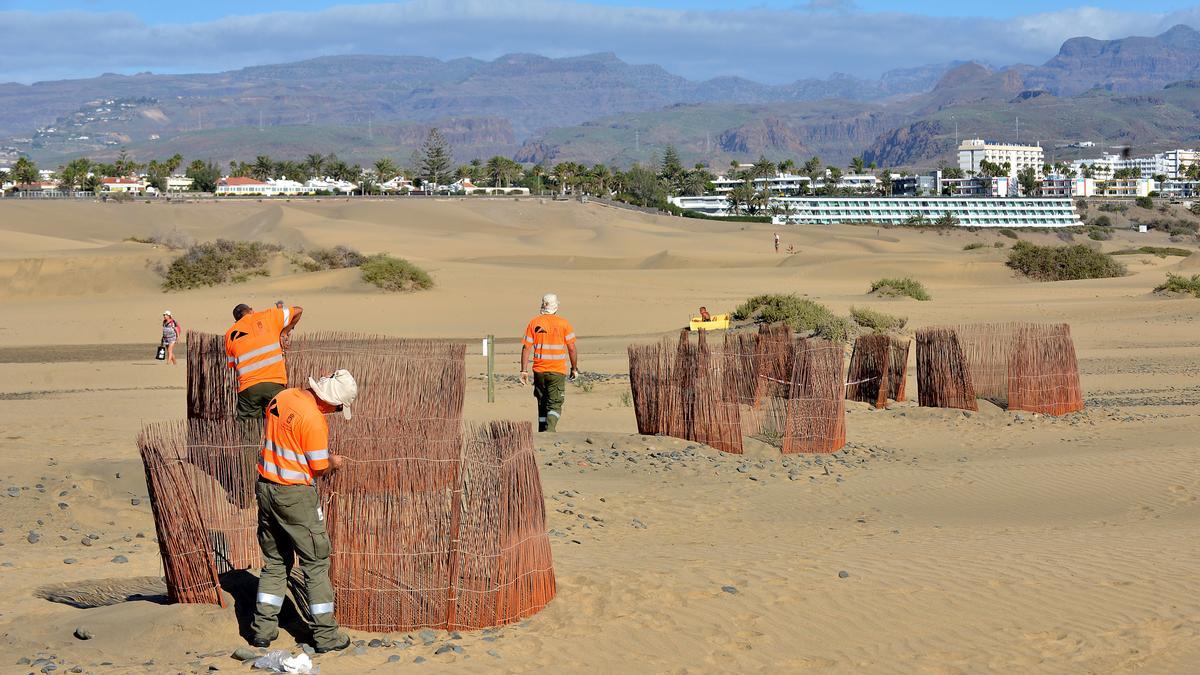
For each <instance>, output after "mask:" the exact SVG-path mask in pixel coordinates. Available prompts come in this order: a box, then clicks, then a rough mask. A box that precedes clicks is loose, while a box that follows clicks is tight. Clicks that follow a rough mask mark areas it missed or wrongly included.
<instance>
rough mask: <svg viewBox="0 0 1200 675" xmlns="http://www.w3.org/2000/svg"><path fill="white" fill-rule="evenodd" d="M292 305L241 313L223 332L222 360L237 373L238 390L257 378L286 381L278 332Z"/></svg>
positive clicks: (256, 381) (267, 380)
mask: <svg viewBox="0 0 1200 675" xmlns="http://www.w3.org/2000/svg"><path fill="white" fill-rule="evenodd" d="M295 309H296V308H295V307H285V308H283V309H279V308H278V307H272V308H271V309H268V310H265V311H262V312H253V313H250V314H247V315H246V316H243V317H242V318H241V319H239V320H238V322H237V323H235V324H233V327H232V328H230V329H229V330H228V331H226V333H225V357H226V359H225V362H226V363H227V364H228V365H229V367H230V368H236V369H237V373H238V391H243V390H245V389H246V388H247V387H250V386H252V385H255V384H258V383H260V382H277V383H279V384H287V367H286V366H285V365H284V363H283V348H282V347H281V346H280V345H279V334H280V333H281V332H283V329H284V327H285V326H287V325H288V322H289V321H291V320H292V312H294V311H295Z"/></svg>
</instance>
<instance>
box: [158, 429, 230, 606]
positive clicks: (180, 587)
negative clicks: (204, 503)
mask: <svg viewBox="0 0 1200 675" xmlns="http://www.w3.org/2000/svg"><path fill="white" fill-rule="evenodd" d="M137 445H138V451H139V452H140V453H141V456H142V465H143V466H144V467H145V470H146V489H147V491H148V492H149V495H150V508H151V511H152V512H153V513H154V529H155V532H156V534H157V535H158V550H159V554H160V555H161V556H162V560H163V576H164V578H165V581H166V585H167V596H168V597H169V598H170V599H171V601H172V602H187V603H210V604H219V605H221V606H222V607H223V606H225V601H224V599H223V598H222V597H221V584H220V581H219V579H218V578H217V568H216V565H215V564H214V561H213V552H212V547H211V546H210V544H209V539H208V536H207V533H206V532H205V530H204V527H203V524H202V520H203V519H202V516H201V514H200V509H199V507H198V505H197V503H196V499H195V496H194V493H193V492H192V489H191V479H190V477H189V475H188V469H187V468H186V467H185V465H184V462H183V461H182V460H181V457H182V456H183V455H184V454H185V450H184V445H185V435H184V430H183V425H182V424H180V423H173V422H167V423H161V424H152V425H150V426H147V427H144V428H143V429H142V431H141V433H140V434H138V438H137Z"/></svg>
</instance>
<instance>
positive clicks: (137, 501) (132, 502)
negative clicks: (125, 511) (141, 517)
mask: <svg viewBox="0 0 1200 675" xmlns="http://www.w3.org/2000/svg"><path fill="white" fill-rule="evenodd" d="M141 503H142V500H140V499H138V498H137V497H134V498H133V499H130V500H129V505H130V506H140V505H141Z"/></svg>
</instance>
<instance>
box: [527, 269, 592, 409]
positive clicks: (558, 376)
mask: <svg viewBox="0 0 1200 675" xmlns="http://www.w3.org/2000/svg"><path fill="white" fill-rule="evenodd" d="M530 352H533V396H534V398H536V399H537V404H538V431H550V432H553V431H556V430H557V429H558V421H559V419H560V418H561V417H562V409H563V399H564V398H565V397H566V393H567V377H568V374H569V376H570V378H571V379H572V380H574V379H575V377H576V376H577V375H579V358H578V356H577V354H576V351H575V329H574V328H572V327H571V323H570V322H569V321H567V320H566V319H564V318H562V317H561V316H558V296H557V295H555V294H553V293H547V294H546V295H544V296H542V309H541V312H540V313H539V314H538V316H536V317H534V319H533V320H532V321H530V322H529V325H528V326H526V327H525V337H524V338H523V339H522V340H521V384H523V385H526V384H529V367H528V366H529V354H530ZM568 359H570V363H571V367H570V370H568V369H567V360H568Z"/></svg>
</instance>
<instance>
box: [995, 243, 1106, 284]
mask: <svg viewBox="0 0 1200 675" xmlns="http://www.w3.org/2000/svg"><path fill="white" fill-rule="evenodd" d="M1007 264H1008V266H1009V267H1011V268H1013V269H1014V270H1017V271H1018V272H1020V273H1021V274H1024V275H1025V276H1027V277H1030V278H1032V279H1037V280H1038V281H1067V280H1072V279H1106V278H1109V277H1120V276H1125V266H1124V265H1122V264H1121V263H1119V262H1117V260H1116V259H1115V258H1113V257H1112V256H1111V255H1109V254H1107V253H1102V252H1100V251H1093V250H1092V249H1090V248H1088V247H1087V246H1085V245H1083V244H1077V245H1075V246H1038V245H1036V244H1031V243H1029V242H1027V241H1019V242H1017V243H1016V244H1014V245H1013V249H1012V251H1011V252H1010V253H1009V254H1008V263H1007Z"/></svg>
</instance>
